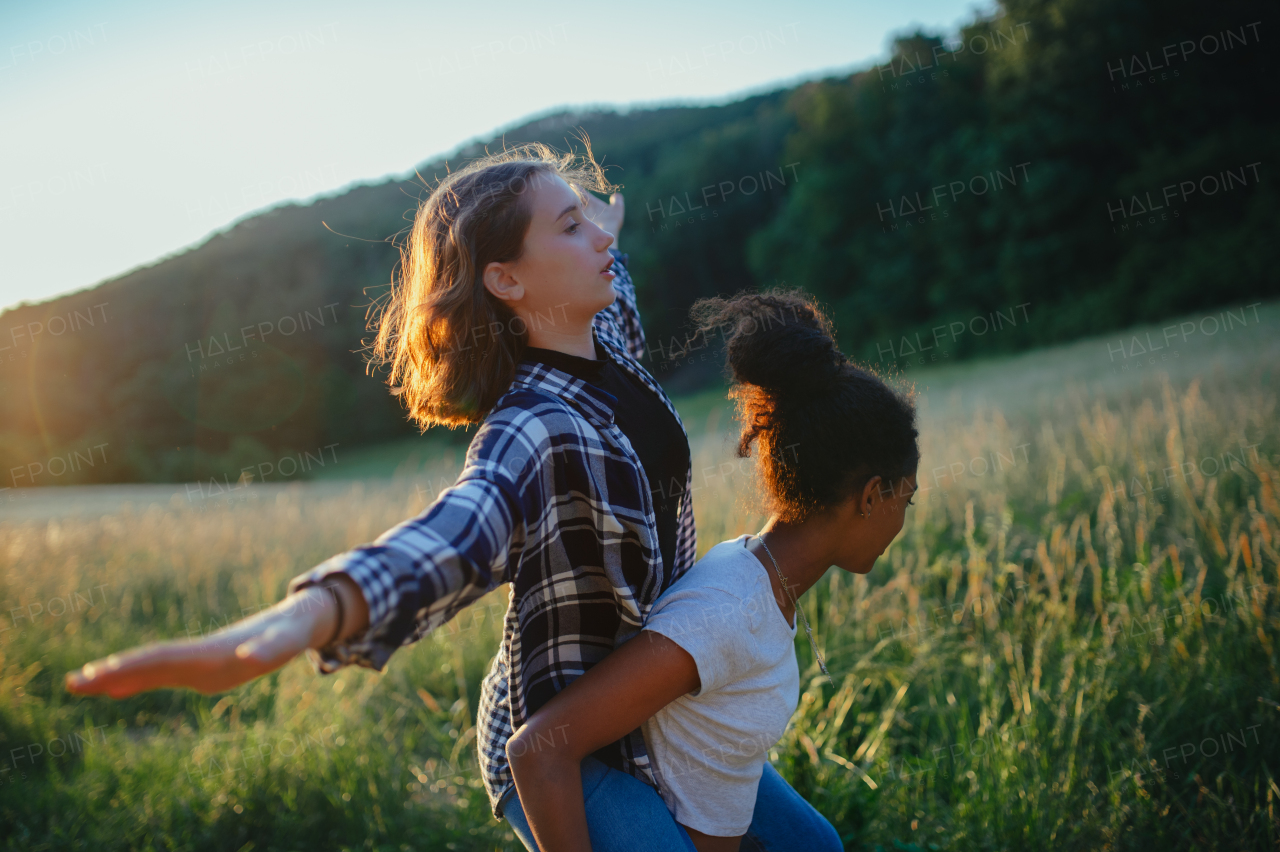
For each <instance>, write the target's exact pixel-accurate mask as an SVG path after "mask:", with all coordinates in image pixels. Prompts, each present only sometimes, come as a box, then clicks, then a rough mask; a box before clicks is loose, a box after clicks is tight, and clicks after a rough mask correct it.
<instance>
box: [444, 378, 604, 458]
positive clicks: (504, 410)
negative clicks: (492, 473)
mask: <svg viewBox="0 0 1280 852" xmlns="http://www.w3.org/2000/svg"><path fill="white" fill-rule="evenodd" d="M587 428H588V424H587V421H586V418H584V417H583V416H582V414H581V412H579V411H578V410H577V409H575V408H574V407H573V406H572V405H571V404H569V403H568V402H567V401H565V400H564V399H562V398H561V397H558V396H556V395H555V394H554V393H552V392H551V391H549V390H545V389H539V388H536V387H529V386H519V387H513V388H512V389H510V390H508V391H507V392H506V393H505V394H503V395H502V396H501V397H500V398H499V399H498V401H497V403H496V404H495V405H494V407H493V409H492V410H491V411H490V412H489V414H488V415H487V416H486V417H485V419H484V420H483V421H482V422H481V424H480V429H479V431H477V432H476V435H475V437H474V438H473V439H472V441H471V448H470V449H469V450H468V456H469V457H472V456H474V457H476V458H481V457H483V458H491V459H492V458H497V459H507V458H510V457H512V456H515V455H522V456H529V455H534V454H540V453H543V452H547V451H549V450H550V449H551V448H552V447H553V446H555V445H556V444H558V443H559V441H558V440H557V439H558V438H561V437H563V436H566V435H574V436H580V435H582V434H583V432H584V430H586V429H587Z"/></svg>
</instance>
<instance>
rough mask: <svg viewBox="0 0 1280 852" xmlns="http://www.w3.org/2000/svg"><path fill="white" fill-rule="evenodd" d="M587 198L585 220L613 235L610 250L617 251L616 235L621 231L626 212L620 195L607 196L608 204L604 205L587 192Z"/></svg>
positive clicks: (625, 206) (617, 193)
mask: <svg viewBox="0 0 1280 852" xmlns="http://www.w3.org/2000/svg"><path fill="white" fill-rule="evenodd" d="M587 196H588V198H587V218H588V219H590V220H591V221H592V222H595V223H596V224H597V225H599V226H600V227H601V228H602V229H603V230H606V231H608V232H609V233H611V234H613V246H612V248H615V249H617V248H618V235H619V232H620V231H621V230H622V220H623V217H624V216H625V215H626V212H627V205H626V203H625V202H624V201H623V200H622V193H621V192H615V193H614V194H613V195H611V196H609V203H608V204H605V203H604V202H603V201H601V200H600V199H599V198H596V197H595V196H594V195H592V194H591V193H589V192H588V193H587Z"/></svg>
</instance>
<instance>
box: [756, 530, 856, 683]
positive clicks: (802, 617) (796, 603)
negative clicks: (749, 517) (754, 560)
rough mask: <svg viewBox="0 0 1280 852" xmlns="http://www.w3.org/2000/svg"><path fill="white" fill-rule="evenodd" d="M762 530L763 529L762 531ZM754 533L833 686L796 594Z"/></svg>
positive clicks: (761, 536)
mask: <svg viewBox="0 0 1280 852" xmlns="http://www.w3.org/2000/svg"><path fill="white" fill-rule="evenodd" d="M762 532H763V531H762ZM762 532H761V533H756V540H757V541H759V542H760V546H761V547H763V548H764V552H765V553H768V554H769V561H770V562H772V563H773V570H774V571H777V572H778V579H779V580H780V581H781V582H782V589H783V591H785V592H786V593H787V597H789V598H791V605H792V606H794V607H795V608H796V612H797V613H799V614H800V620H801V621H803V622H804V632H805V635H807V636H808V637H809V646H810V647H811V648H813V655H814V656H815V657H817V658H818V667H819V668H821V669H822V673H823V674H824V675H826V676H827V682H828V683H830V684H831V686H832V688H833V689H834V688H835V685H836V682H835V681H834V680H832V679H831V673H830V672H828V671H827V664H826V663H824V662H823V661H822V655H821V654H819V653H818V643H817V642H814V641H813V630H812V629H810V627H809V619H808V618H807V617H806V616H805V614H804V610H802V609H801V608H800V602H799V601H797V600H796V596H795V594H794V593H792V591H791V587H790V586H788V585H787V578H786V577H784V576H782V569H781V568H779V567H778V560H776V559H774V558H773V553H771V552H770V550H769V545H767V544H765V543H764V535H763V534H762Z"/></svg>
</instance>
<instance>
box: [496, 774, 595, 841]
mask: <svg viewBox="0 0 1280 852" xmlns="http://www.w3.org/2000/svg"><path fill="white" fill-rule="evenodd" d="M511 773H512V775H513V777H514V778H515V782H516V792H517V793H518V794H519V796H520V806H521V808H523V809H524V816H525V819H526V820H528V822H529V828H530V830H531V831H532V832H533V838H534V840H536V841H537V843H538V848H539V849H545V850H555V852H591V837H590V835H589V834H588V833H587V811H586V806H585V805H584V803H583V794H582V770H581V764H580V762H579V761H578V760H576V759H574V758H573V757H572V756H558V755H556V756H548V755H546V754H528V755H526V756H524V757H522V758H513V759H511Z"/></svg>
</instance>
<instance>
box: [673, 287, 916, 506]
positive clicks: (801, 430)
mask: <svg viewBox="0 0 1280 852" xmlns="http://www.w3.org/2000/svg"><path fill="white" fill-rule="evenodd" d="M690 314H691V316H692V317H693V318H694V320H695V322H697V323H698V326H699V328H698V331H699V333H702V334H706V335H707V336H708V337H710V336H711V335H712V333H715V332H718V333H719V334H720V335H721V336H722V337H723V339H724V342H725V351H726V360H727V368H728V371H729V373H730V378H731V379H732V381H733V388H732V389H731V391H730V393H729V396H730V398H731V399H734V400H735V402H736V403H737V409H738V412H737V413H738V418H739V420H740V421H741V423H742V434H741V436H740V437H739V439H738V447H737V454H738V456H739V457H748V456H750V455H751V445H752V444H753V443H756V442H757V441H758V442H759V445H760V447H759V449H760V456H759V459H760V461H759V464H760V472H761V476H762V479H763V481H764V485H765V490H766V498H767V499H768V502H769V504H770V505H769V507H768V508H769V510H770V511H771V512H772V513H776V514H778V515H779V516H780V519H781V520H782V521H784V522H798V521H802V520H804V519H805V518H807V517H809V516H810V515H811V514H813V513H814V512H816V511H820V510H822V509H825V508H827V507H830V506H832V505H835V504H837V503H840V502H843V501H844V500H846V499H848V498H849V497H851V496H853V495H854V494H855V493H856V492H857V491H859V490H861V489H862V488H863V487H864V486H865V485H866V483H867V482H868V481H869V480H870V479H871V478H872V477H873V476H876V475H879V476H881V477H882V478H883V480H884V481H885V482H886V483H889V484H893V483H895V482H897V481H898V480H899V479H900V478H902V477H906V476H910V475H911V474H913V473H914V472H915V469H916V465H917V464H918V462H919V460H920V450H919V446H918V443H917V438H918V436H919V433H918V431H917V429H916V416H915V406H914V404H913V403H912V400H911V397H910V395H908V394H906V393H900V392H898V391H895V390H894V389H893V388H891V387H889V386H888V385H887V384H886V383H885V382H884V381H883V380H882V379H881V378H880V377H879V376H877V375H876V374H875V373H873V372H871V371H869V370H866V369H863V368H862V367H859V366H857V365H855V364H853V363H851V362H850V361H849V359H848V358H846V357H845V355H844V353H843V352H841V351H840V348H839V347H838V346H837V345H836V342H835V339H834V337H833V336H832V326H831V321H830V320H829V319H828V318H827V316H826V315H825V314H824V313H823V312H822V310H821V309H820V308H819V307H818V305H817V303H816V302H815V301H814V300H813V298H812V297H811V296H810V295H808V294H806V293H805V292H804V291H802V290H799V289H792V290H784V289H776V288H775V289H773V290H769V291H766V292H764V293H739V294H738V295H736V296H733V297H731V298H722V297H716V298H710V299H699V300H698V301H697V302H695V303H694V304H693V307H692V308H691V309H690Z"/></svg>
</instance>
